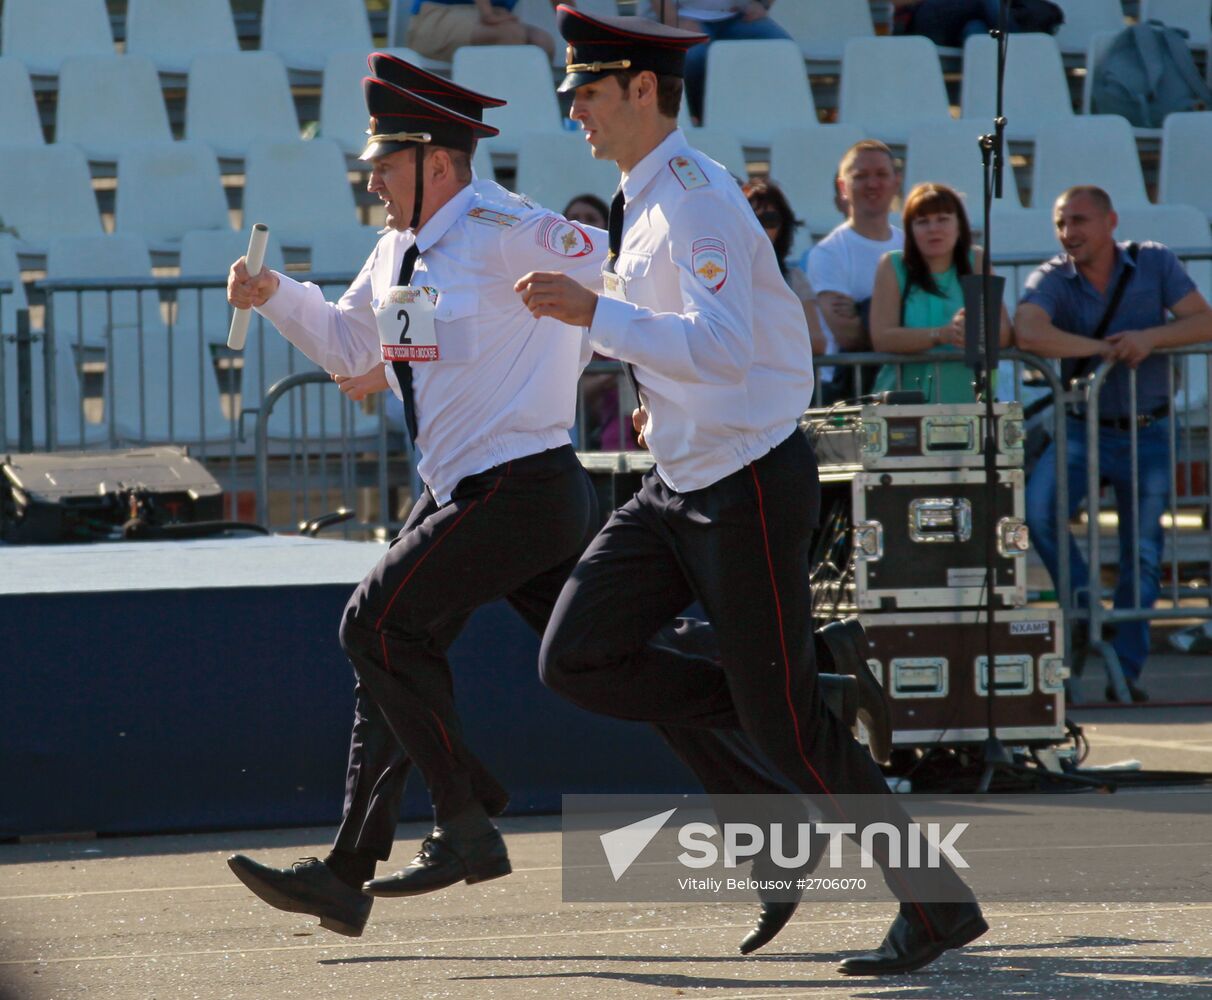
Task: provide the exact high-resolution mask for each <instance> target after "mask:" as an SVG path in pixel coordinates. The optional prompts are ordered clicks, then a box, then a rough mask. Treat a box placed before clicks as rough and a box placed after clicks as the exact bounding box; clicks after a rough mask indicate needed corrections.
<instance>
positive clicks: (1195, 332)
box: [1149, 312, 1212, 348]
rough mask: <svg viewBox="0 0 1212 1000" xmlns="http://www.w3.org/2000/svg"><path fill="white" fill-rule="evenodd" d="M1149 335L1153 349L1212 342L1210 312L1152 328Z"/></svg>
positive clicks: (1211, 316) (1211, 318)
mask: <svg viewBox="0 0 1212 1000" xmlns="http://www.w3.org/2000/svg"><path fill="white" fill-rule="evenodd" d="M1149 333H1150V334H1152V336H1153V346H1154V348H1158V347H1183V346H1184V345H1186V344H1200V343H1203V342H1204V341H1205V340H1212V312H1201V313H1196V314H1195V315H1194V316H1184V317H1183V318H1182V319H1176V320H1174V322H1172V323H1164V324H1162V325H1161V326H1155V327H1152V328H1151V329H1150V330H1149Z"/></svg>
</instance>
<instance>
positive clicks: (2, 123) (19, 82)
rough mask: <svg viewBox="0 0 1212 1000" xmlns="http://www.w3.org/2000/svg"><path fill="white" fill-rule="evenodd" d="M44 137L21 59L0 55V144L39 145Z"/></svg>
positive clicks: (27, 74)
mask: <svg viewBox="0 0 1212 1000" xmlns="http://www.w3.org/2000/svg"><path fill="white" fill-rule="evenodd" d="M45 141H46V140H45V138H44V137H43V135H42V124H41V121H40V120H39V118H38V106H37V105H36V104H35V103H34V88H33V87H32V86H31V84H30V79H29V71H28V70H27V69H26V68H25V63H23V62H22V61H21V60H20V59H15V58H12V57H9V56H3V57H0V144H3V145H5V146H11V145H19V146H39V145H41V144H42V143H44V142H45Z"/></svg>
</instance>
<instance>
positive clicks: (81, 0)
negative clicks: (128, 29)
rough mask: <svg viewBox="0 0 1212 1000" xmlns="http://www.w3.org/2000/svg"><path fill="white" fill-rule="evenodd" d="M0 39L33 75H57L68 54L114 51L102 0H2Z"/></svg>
mask: <svg viewBox="0 0 1212 1000" xmlns="http://www.w3.org/2000/svg"><path fill="white" fill-rule="evenodd" d="M0 38H2V39H3V54H4V55H6V56H16V58H18V59H20V60H21V61H22V62H23V63H25V65H26V68H27V69H28V70H29V72H30V74H31V75H33V76H55V75H57V74H58V72H59V67H60V66H61V65H62V64H63V60H64V59H67V58H69V57H71V56H79V55H113V53H114V35H113V31H112V30H111V29H110V26H109V12H108V11H107V10H106V7H105V0H4V9H3V11H2V12H0Z"/></svg>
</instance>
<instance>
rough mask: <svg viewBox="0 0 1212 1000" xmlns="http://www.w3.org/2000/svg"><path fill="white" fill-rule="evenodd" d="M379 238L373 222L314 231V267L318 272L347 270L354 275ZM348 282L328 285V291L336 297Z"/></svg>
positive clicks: (312, 266)
mask: <svg viewBox="0 0 1212 1000" xmlns="http://www.w3.org/2000/svg"><path fill="white" fill-rule="evenodd" d="M378 242H379V230H378V229H376V228H375V227H373V226H344V227H342V228H341V229H330V230H325V231H323V232H320V231H317V232H313V233H312V234H311V270H312V271H313V272H314V273H316V274H345V275H349V277H350V278H351V279H352V278H353V276H354V275H355V274H357V273H358V272H359V271H360V270H362V265H363V264H365V263H366V259H367V258H368V257H369V256H370V254H371V251H372V250H374V248H375V244H376V243H378ZM344 291H345V286H344V285H341V286H337V285H333V286H325V289H324V294H325V295H326V296H328V297H329V298H331V299H333V300H334V301H335V300H336V299H338V298H340V297H341V294H342V293H343V292H344Z"/></svg>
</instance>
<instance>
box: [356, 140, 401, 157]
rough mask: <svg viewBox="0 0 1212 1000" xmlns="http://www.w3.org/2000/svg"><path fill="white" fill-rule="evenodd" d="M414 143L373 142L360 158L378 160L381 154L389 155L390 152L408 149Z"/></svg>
mask: <svg viewBox="0 0 1212 1000" xmlns="http://www.w3.org/2000/svg"><path fill="white" fill-rule="evenodd" d="M411 145H412V143H409V142H372V143H371V144H370V145H369V146H367V147H366V148H365V149H364V150H363V151H362V155H361V156H359V157H358V159H359V160H377V159H378V158H379V157H381V156H387V155H388V154H389V153H398V152H399V151H400V150H401V149H407V148H408V147H409V146H411Z"/></svg>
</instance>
